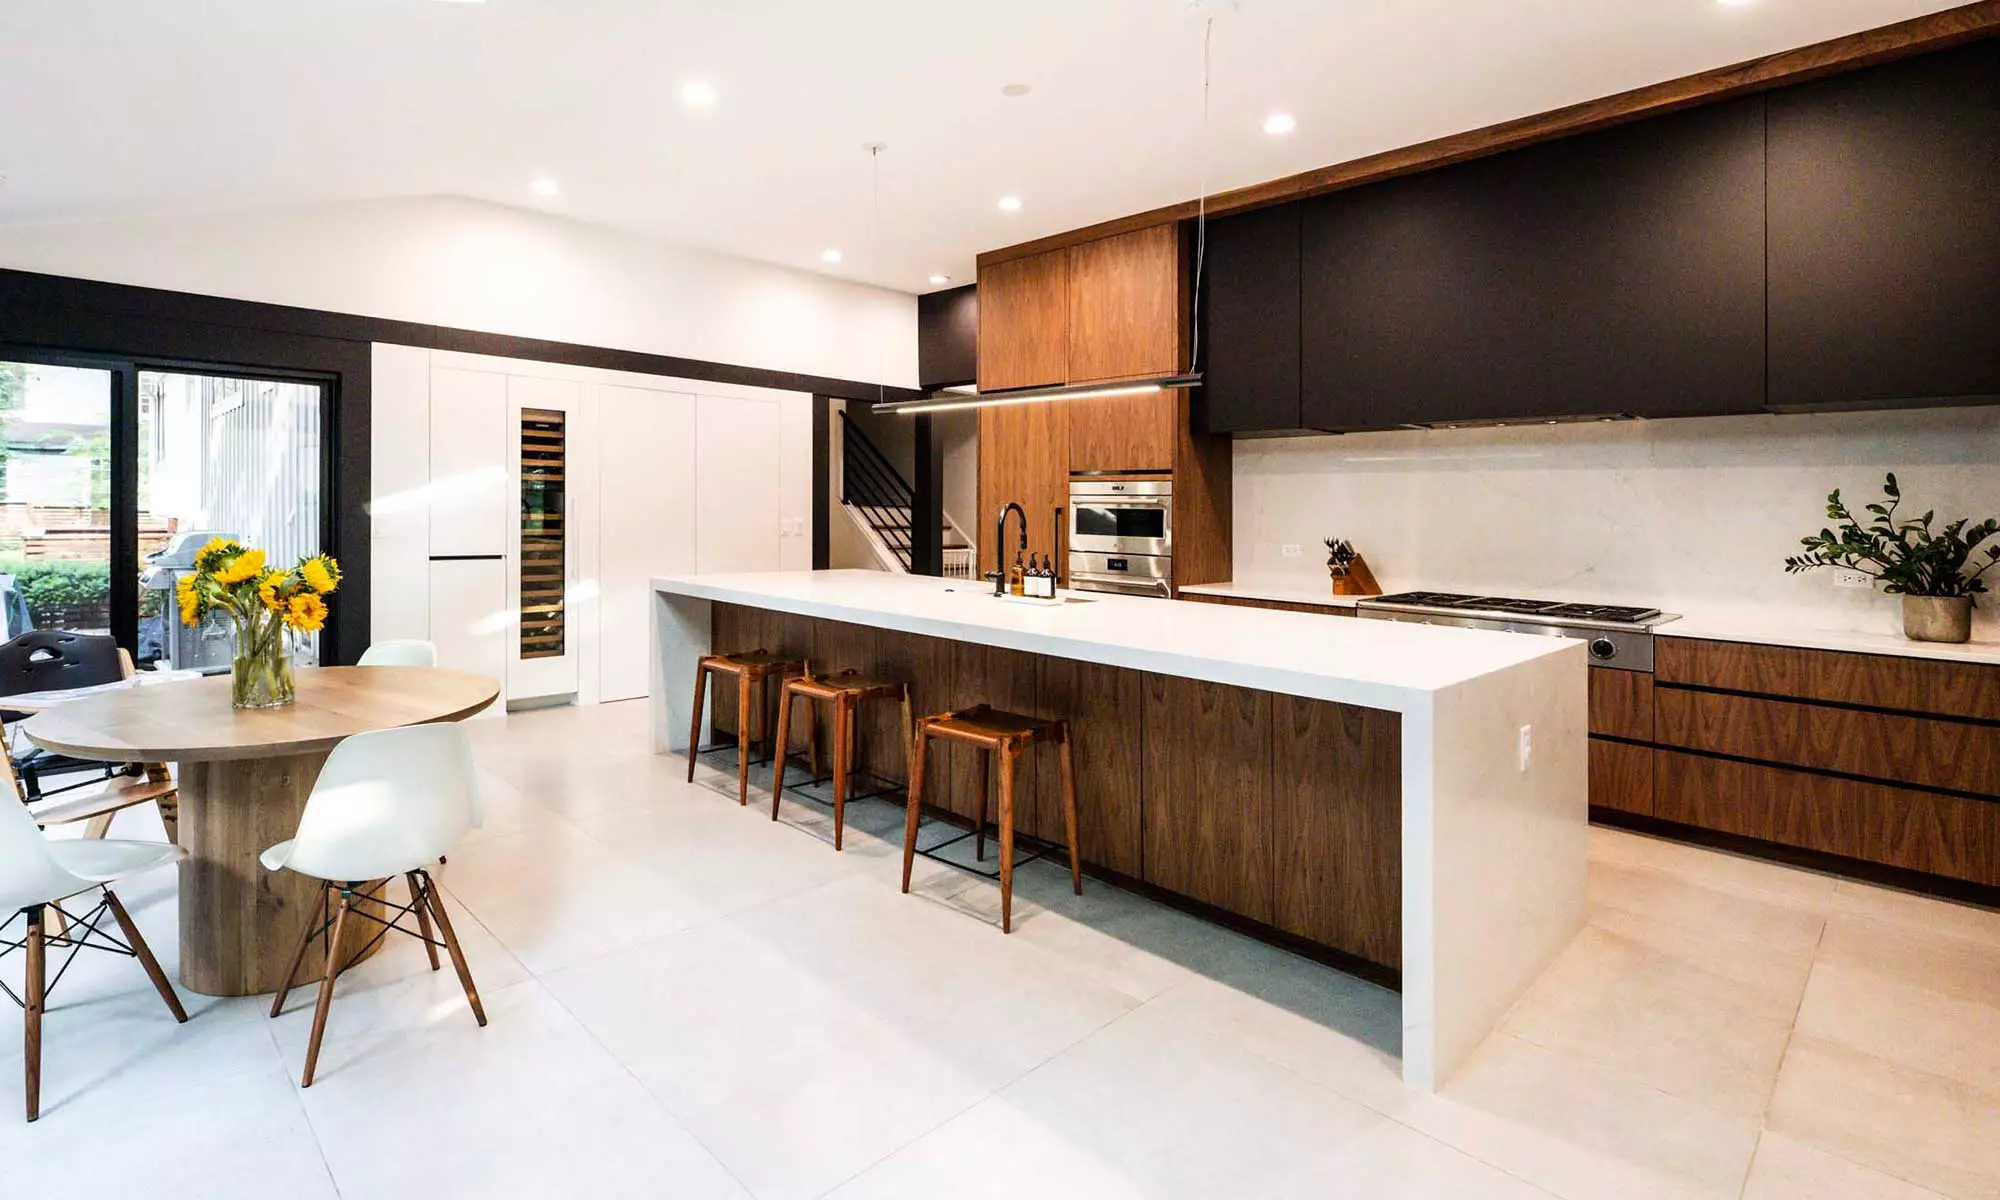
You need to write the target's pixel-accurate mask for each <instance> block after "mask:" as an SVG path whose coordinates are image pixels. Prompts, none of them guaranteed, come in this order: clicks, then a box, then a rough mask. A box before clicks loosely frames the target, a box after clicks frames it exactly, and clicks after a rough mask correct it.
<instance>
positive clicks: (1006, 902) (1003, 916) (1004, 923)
mask: <svg viewBox="0 0 2000 1200" xmlns="http://www.w3.org/2000/svg"><path fill="white" fill-rule="evenodd" d="M1015 753H1016V752H1015V749H1014V743H1012V742H1011V741H1010V742H1002V743H1000V749H999V750H998V751H996V754H997V755H998V758H999V761H998V762H997V763H996V764H995V765H996V766H998V767H999V769H1000V932H1002V933H1012V932H1014V756H1015Z"/></svg>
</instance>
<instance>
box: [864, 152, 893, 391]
mask: <svg viewBox="0 0 2000 1200" xmlns="http://www.w3.org/2000/svg"><path fill="white" fill-rule="evenodd" d="M883 148H884V147H883V145H882V143H880V142H871V143H869V145H868V241H869V243H870V245H869V247H868V254H869V257H871V258H873V259H874V260H875V261H876V262H877V263H878V264H879V263H880V262H881V261H882V150H883ZM888 377H889V371H888V366H887V364H886V363H881V362H879V361H878V363H877V365H876V369H875V403H877V404H881V403H883V402H884V401H886V400H887V399H888V398H889V385H888V382H887V380H888Z"/></svg>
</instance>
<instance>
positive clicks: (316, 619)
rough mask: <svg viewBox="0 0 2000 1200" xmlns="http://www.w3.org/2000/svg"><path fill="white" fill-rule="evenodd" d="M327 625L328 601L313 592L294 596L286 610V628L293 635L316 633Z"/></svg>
mask: <svg viewBox="0 0 2000 1200" xmlns="http://www.w3.org/2000/svg"><path fill="white" fill-rule="evenodd" d="M324 624H326V601H324V600H322V599H320V598H319V597H318V596H316V595H314V594H313V593H311V592H300V593H299V594H298V595H296V596H293V597H292V598H291V601H290V603H289V604H287V606H286V608H285V628H287V629H289V630H291V631H292V632H293V633H315V632H317V631H318V630H319V627H320V626H322V625H324Z"/></svg>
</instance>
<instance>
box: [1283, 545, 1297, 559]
mask: <svg viewBox="0 0 2000 1200" xmlns="http://www.w3.org/2000/svg"><path fill="white" fill-rule="evenodd" d="M1278 553H1280V554H1282V555H1284V556H1285V557H1286V558H1297V557H1298V556H1299V548H1298V547H1297V546H1296V545H1285V546H1280V547H1278Z"/></svg>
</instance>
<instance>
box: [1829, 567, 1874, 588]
mask: <svg viewBox="0 0 2000 1200" xmlns="http://www.w3.org/2000/svg"><path fill="white" fill-rule="evenodd" d="M1833 586H1835V587H1844V588H1872V587H1874V586H1875V578H1874V576H1872V575H1870V574H1868V573H1867V572H1866V571H1848V570H1836V571H1835V572H1834V573H1833Z"/></svg>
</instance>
